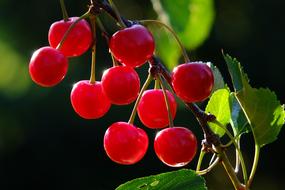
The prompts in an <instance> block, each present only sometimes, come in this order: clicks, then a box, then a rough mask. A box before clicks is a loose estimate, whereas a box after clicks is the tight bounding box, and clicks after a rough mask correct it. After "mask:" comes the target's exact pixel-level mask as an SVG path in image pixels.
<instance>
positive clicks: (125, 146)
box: [104, 122, 148, 165]
mask: <svg viewBox="0 0 285 190" xmlns="http://www.w3.org/2000/svg"><path fill="white" fill-rule="evenodd" d="M147 147H148V137H147V134H146V133H145V132H144V130H142V129H140V128H137V127H135V126H134V125H132V124H129V123H126V122H116V123H113V124H112V125H111V126H110V127H109V128H108V129H107V131H106V133H105V135H104V148H105V151H106V153H107V155H108V156H109V158H110V159H111V160H113V161H114V162H116V163H119V164H124V165H130V164H135V163H137V162H138V161H140V160H141V159H142V157H143V156H144V155H145V153H146V151H147Z"/></svg>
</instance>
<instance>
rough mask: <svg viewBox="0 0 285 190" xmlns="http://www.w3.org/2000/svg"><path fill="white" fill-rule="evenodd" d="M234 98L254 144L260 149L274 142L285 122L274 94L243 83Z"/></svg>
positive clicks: (284, 112) (281, 109)
mask: <svg viewBox="0 0 285 190" xmlns="http://www.w3.org/2000/svg"><path fill="white" fill-rule="evenodd" d="M236 96H237V99H238V101H239V103H240V105H241V107H242V109H243V111H244V113H245V115H246V117H247V120H248V122H249V124H250V126H251V130H252V132H253V135H254V137H255V141H256V143H257V144H258V145H259V146H261V147H262V146H264V145H266V144H269V143H271V142H273V141H275V140H276V139H277V136H278V134H279V132H280V130H281V128H282V126H283V125H284V121H285V111H284V106H281V105H280V102H279V101H278V99H277V97H276V95H275V93H274V92H272V91H270V90H269V89H264V88H260V89H256V88H252V87H251V86H250V85H249V84H248V83H244V88H243V90H241V91H240V92H238V93H237V95H236Z"/></svg>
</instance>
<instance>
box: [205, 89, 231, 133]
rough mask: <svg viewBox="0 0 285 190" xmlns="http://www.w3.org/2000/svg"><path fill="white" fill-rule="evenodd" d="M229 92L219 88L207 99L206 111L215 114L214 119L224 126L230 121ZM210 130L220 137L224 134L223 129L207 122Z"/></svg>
mask: <svg viewBox="0 0 285 190" xmlns="http://www.w3.org/2000/svg"><path fill="white" fill-rule="evenodd" d="M229 97H230V92H229V90H228V89H219V90H217V91H215V92H214V93H213V94H212V96H211V98H210V100H209V101H208V104H207V107H206V112H208V113H211V114H213V115H215V116H216V119H217V120H218V121H219V122H220V123H222V124H223V125H224V126H226V125H227V124H228V123H230V118H231V109H230V102H229ZM209 126H210V127H211V129H212V131H213V132H214V133H216V134H218V135H219V136H220V137H221V136H223V135H224V134H225V130H223V129H222V128H221V127H219V126H217V125H216V124H214V123H209Z"/></svg>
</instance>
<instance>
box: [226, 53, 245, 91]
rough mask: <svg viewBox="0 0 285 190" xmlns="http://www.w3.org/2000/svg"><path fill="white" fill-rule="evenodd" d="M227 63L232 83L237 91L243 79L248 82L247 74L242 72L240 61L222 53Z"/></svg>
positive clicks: (240, 87) (241, 86)
mask: <svg viewBox="0 0 285 190" xmlns="http://www.w3.org/2000/svg"><path fill="white" fill-rule="evenodd" d="M223 56H224V59H225V61H226V63H227V66H228V69H229V72H230V75H231V78H232V83H233V87H234V89H235V91H239V90H241V89H242V88H243V80H245V81H247V82H248V78H247V75H246V74H245V73H244V72H243V69H242V66H241V64H240V62H239V61H238V60H237V59H236V58H232V57H231V56H230V55H228V54H223Z"/></svg>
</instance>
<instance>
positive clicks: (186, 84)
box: [172, 62, 214, 103]
mask: <svg viewBox="0 0 285 190" xmlns="http://www.w3.org/2000/svg"><path fill="white" fill-rule="evenodd" d="M172 85H173V88H174V91H175V92H176V94H177V96H178V97H180V98H181V99H182V100H184V101H185V102H188V103H192V102H201V101H203V100H205V99H206V98H208V97H209V96H210V94H211V91H212V88H213V86H214V76H213V72H212V70H211V68H210V67H209V66H208V65H207V64H205V63H202V62H192V63H185V64H181V65H179V66H177V67H176V68H174V70H173V75H172Z"/></svg>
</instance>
